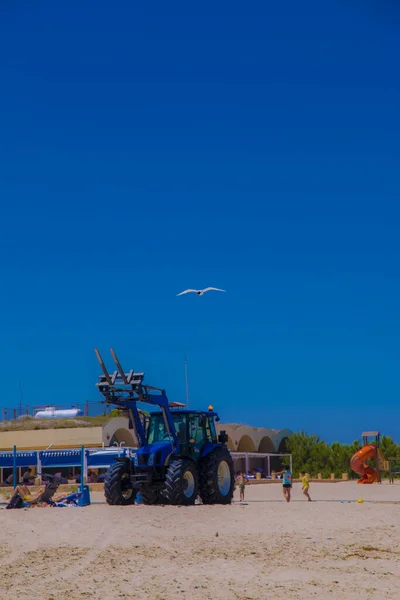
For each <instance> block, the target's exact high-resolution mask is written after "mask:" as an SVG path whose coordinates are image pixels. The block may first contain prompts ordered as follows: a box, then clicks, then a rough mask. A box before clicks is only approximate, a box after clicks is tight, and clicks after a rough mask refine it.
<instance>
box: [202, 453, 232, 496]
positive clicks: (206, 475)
mask: <svg viewBox="0 0 400 600" xmlns="http://www.w3.org/2000/svg"><path fill="white" fill-rule="evenodd" d="M222 478H223V479H222ZM234 489H235V473H234V470H233V460H232V457H231V455H230V453H229V450H228V449H227V448H224V447H222V446H220V447H217V448H215V449H214V450H213V451H212V452H210V454H208V455H207V456H206V457H205V458H204V459H203V460H202V461H201V463H200V496H201V499H202V501H203V504H231V502H232V498H233V491H234Z"/></svg>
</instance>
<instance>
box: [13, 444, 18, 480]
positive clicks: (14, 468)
mask: <svg viewBox="0 0 400 600" xmlns="http://www.w3.org/2000/svg"><path fill="white" fill-rule="evenodd" d="M13 483H14V490H15V488H16V487H17V446H14V452H13Z"/></svg>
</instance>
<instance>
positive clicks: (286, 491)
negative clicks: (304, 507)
mask: <svg viewBox="0 0 400 600" xmlns="http://www.w3.org/2000/svg"><path fill="white" fill-rule="evenodd" d="M283 469H284V470H283V471H278V472H277V473H275V475H282V489H283V497H284V498H285V500H286V502H290V495H291V494H290V492H291V489H292V473H291V472H290V468H289V467H288V466H285V467H283Z"/></svg>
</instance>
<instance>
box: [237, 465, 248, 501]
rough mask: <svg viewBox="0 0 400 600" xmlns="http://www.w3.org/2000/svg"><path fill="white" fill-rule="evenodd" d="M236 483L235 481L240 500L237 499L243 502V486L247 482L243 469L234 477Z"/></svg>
mask: <svg viewBox="0 0 400 600" xmlns="http://www.w3.org/2000/svg"><path fill="white" fill-rule="evenodd" d="M236 483H237V485H238V488H239V491H240V500H239V501H240V502H244V488H245V486H246V483H247V477H246V473H244V472H243V471H242V472H240V473H239V475H238V477H237V479H236Z"/></svg>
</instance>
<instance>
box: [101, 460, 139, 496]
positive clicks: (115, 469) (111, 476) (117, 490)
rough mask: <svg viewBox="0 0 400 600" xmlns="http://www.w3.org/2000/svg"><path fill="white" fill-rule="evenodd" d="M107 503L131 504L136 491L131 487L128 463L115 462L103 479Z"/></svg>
mask: <svg viewBox="0 0 400 600" xmlns="http://www.w3.org/2000/svg"><path fill="white" fill-rule="evenodd" d="M104 495H105V497H106V500H107V504H112V505H114V504H123V505H126V504H133V503H134V502H135V497H136V491H135V490H134V489H133V487H132V482H131V477H130V472H129V465H128V464H127V463H120V462H117V463H115V464H114V465H112V467H110V468H109V469H108V471H107V473H106V476H105V479H104Z"/></svg>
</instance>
